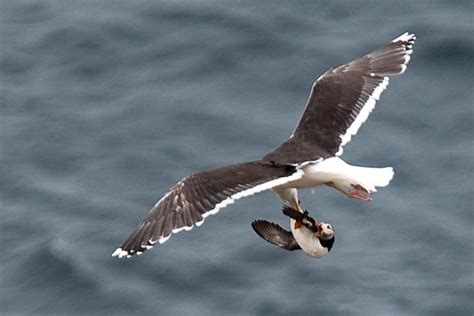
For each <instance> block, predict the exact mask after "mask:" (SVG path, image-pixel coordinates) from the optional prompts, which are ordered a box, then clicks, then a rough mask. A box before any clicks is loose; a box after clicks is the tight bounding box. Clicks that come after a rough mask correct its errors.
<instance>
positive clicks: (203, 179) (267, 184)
mask: <svg viewBox="0 0 474 316" xmlns="http://www.w3.org/2000/svg"><path fill="white" fill-rule="evenodd" d="M302 174H303V171H302V170H300V169H297V168H296V167H294V166H288V165H278V164H274V163H269V162H265V161H254V162H248V163H242V164H237V165H231V166H227V167H223V168H218V169H214V170H209V171H205V172H201V173H196V174H194V175H191V176H189V177H186V178H184V179H183V180H181V181H180V182H178V183H177V184H176V185H175V186H174V187H172V188H171V190H170V191H169V192H168V193H167V194H166V195H165V196H164V197H163V198H161V200H159V201H158V202H157V203H156V205H155V206H154V207H153V208H152V209H151V210H150V212H149V213H148V215H147V217H146V218H145V219H144V220H143V221H142V222H141V223H140V224H139V225H138V226H137V228H136V229H135V231H134V232H133V233H132V234H131V235H130V236H129V237H128V239H127V240H126V241H125V242H124V243H123V244H122V245H121V246H120V247H119V248H117V249H116V250H115V252H114V253H113V254H112V256H118V257H119V258H122V257H129V256H132V255H135V254H141V253H142V252H143V251H145V250H147V249H150V248H152V247H153V245H154V244H156V243H158V244H162V243H164V242H165V241H167V240H168V239H169V238H170V237H171V234H173V233H178V232H180V231H181V230H183V229H184V230H190V229H192V228H193V227H194V225H196V226H200V225H201V224H202V222H203V221H204V219H205V218H206V217H207V216H209V215H212V214H216V213H217V212H218V211H219V209H221V208H223V207H226V206H227V205H229V204H231V203H233V202H234V201H235V200H237V199H239V198H242V197H245V196H249V195H253V194H255V193H258V192H261V191H264V190H268V189H271V188H273V187H275V186H278V185H281V184H284V183H286V182H288V181H293V180H297V179H299V178H301V176H302Z"/></svg>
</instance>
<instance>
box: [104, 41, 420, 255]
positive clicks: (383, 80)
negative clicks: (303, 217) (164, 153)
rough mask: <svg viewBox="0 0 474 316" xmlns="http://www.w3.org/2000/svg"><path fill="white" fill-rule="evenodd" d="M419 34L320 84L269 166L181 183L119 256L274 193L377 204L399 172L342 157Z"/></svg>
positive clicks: (256, 164)
mask: <svg viewBox="0 0 474 316" xmlns="http://www.w3.org/2000/svg"><path fill="white" fill-rule="evenodd" d="M414 41H415V36H414V35H413V34H408V33H405V34H403V35H401V36H399V37H398V38H396V39H394V40H393V41H391V42H389V43H387V44H386V45H384V46H383V47H381V48H379V49H377V50H375V51H373V52H371V53H369V54H367V55H365V56H363V57H360V58H358V59H356V60H354V61H352V62H350V63H347V64H344V65H342V66H339V67H336V68H334V69H331V70H329V71H327V72H325V73H324V74H323V75H322V76H321V77H319V78H318V79H317V80H316V82H315V83H314V84H313V87H312V89H311V94H310V97H309V99H308V103H307V105H306V108H305V110H304V112H303V115H302V117H301V119H300V121H299V123H298V125H297V127H296V129H295V130H294V131H293V133H292V134H291V136H290V137H289V139H288V140H286V141H285V142H283V143H282V144H281V145H280V146H279V147H278V148H276V149H275V150H274V151H272V152H270V153H268V154H267V155H265V156H264V157H263V158H262V159H260V160H257V161H253V162H247V163H241V164H236V165H230V166H226V167H223V168H218V169H214V170H209V171H205V172H200V173H196V174H193V175H191V176H189V177H186V178H184V179H183V180H181V181H179V182H178V183H177V184H176V185H175V186H174V187H172V188H171V190H170V191H169V192H168V193H167V194H165V196H164V197H163V198H161V199H160V200H159V201H158V202H157V203H156V204H155V206H154V207H153V208H152V209H151V210H150V212H149V214H148V215H147V217H146V218H145V219H144V220H143V221H142V222H141V223H140V224H139V225H138V226H137V228H136V229H135V231H134V232H133V233H132V234H131V235H130V236H129V237H128V239H127V240H126V241H125V242H124V243H123V244H122V246H121V247H119V248H117V249H116V251H115V252H114V253H113V256H118V257H120V258H121V257H130V256H132V255H135V254H141V253H142V252H143V251H145V250H147V249H150V248H152V247H153V246H154V245H155V244H162V243H164V242H166V241H167V240H168V239H169V238H170V237H171V235H172V234H174V233H178V232H180V231H182V230H190V229H192V228H193V227H194V226H195V225H196V226H200V225H201V224H202V223H203V221H204V219H205V218H206V217H207V216H209V215H212V214H215V213H217V212H218V211H219V210H220V209H221V208H223V207H225V206H227V205H229V204H231V203H234V202H235V201H236V200H237V199H239V198H242V197H246V196H250V195H253V194H256V193H258V192H261V191H265V190H270V189H272V190H273V191H275V192H276V193H277V194H278V196H279V197H280V198H281V199H282V201H283V202H284V203H285V204H286V205H288V206H290V207H292V208H294V209H297V210H301V207H300V205H299V200H298V195H297V189H298V188H313V187H316V186H318V185H321V184H326V185H328V186H330V187H334V188H335V189H337V190H339V191H341V192H342V193H344V194H346V195H347V196H349V197H353V198H357V199H361V200H370V199H371V198H370V193H371V192H375V191H376V187H384V186H386V185H387V184H388V183H389V182H390V180H391V179H392V177H393V170H392V168H390V167H389V168H367V167H357V166H351V165H349V164H347V163H345V162H344V161H343V160H342V159H341V158H339V156H340V155H341V154H342V150H343V149H342V148H343V146H344V145H345V144H347V143H348V142H349V141H350V139H351V137H352V136H353V135H355V134H356V133H357V131H358V129H359V127H360V126H361V125H362V123H363V122H365V120H366V119H367V117H368V115H369V114H370V112H371V111H372V109H373V108H374V107H375V103H376V101H377V100H378V99H379V97H380V94H381V93H382V91H383V90H384V89H385V88H386V87H387V85H388V82H389V77H390V76H393V75H398V74H401V73H403V72H404V71H405V69H406V65H407V64H408V62H409V60H410V55H411V53H412V46H413V43H414Z"/></svg>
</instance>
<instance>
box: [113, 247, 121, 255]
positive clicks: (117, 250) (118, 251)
mask: <svg viewBox="0 0 474 316" xmlns="http://www.w3.org/2000/svg"><path fill="white" fill-rule="evenodd" d="M121 252H122V248H117V249H115V251H114V253H113V254H112V257H117V256H118V255H119V254H120V253H121Z"/></svg>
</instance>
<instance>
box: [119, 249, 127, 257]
mask: <svg viewBox="0 0 474 316" xmlns="http://www.w3.org/2000/svg"><path fill="white" fill-rule="evenodd" d="M128 255H129V254H128V252H127V251H125V250H121V251H120V253H119V254H118V257H119V258H123V257H125V256H127V257H128Z"/></svg>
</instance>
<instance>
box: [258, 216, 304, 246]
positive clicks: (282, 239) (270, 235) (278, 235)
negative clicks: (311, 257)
mask: <svg viewBox="0 0 474 316" xmlns="http://www.w3.org/2000/svg"><path fill="white" fill-rule="evenodd" d="M252 228H253V230H255V232H256V233H257V234H258V235H259V236H260V237H262V238H263V239H265V240H266V241H268V242H269V243H271V244H274V245H277V246H278V247H280V248H283V249H286V250H290V251H291V250H298V249H301V247H300V246H299V245H298V243H297V242H296V240H295V237H293V234H292V233H291V232H289V231H287V230H285V229H283V228H282V227H281V226H280V225H277V224H275V223H270V222H267V221H265V220H263V219H256V220H254V221H253V222H252Z"/></svg>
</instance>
